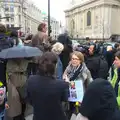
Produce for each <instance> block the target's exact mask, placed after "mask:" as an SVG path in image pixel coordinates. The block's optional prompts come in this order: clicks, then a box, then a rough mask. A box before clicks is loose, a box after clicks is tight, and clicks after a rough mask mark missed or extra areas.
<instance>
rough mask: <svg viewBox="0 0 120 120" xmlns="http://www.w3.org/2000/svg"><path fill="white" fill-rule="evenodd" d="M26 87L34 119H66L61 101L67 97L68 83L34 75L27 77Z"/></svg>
mask: <svg viewBox="0 0 120 120" xmlns="http://www.w3.org/2000/svg"><path fill="white" fill-rule="evenodd" d="M26 88H27V89H26V91H27V92H26V93H27V94H26V98H27V101H28V102H29V103H30V104H31V105H32V106H33V109H34V113H33V114H34V120H66V116H65V114H64V111H63V108H62V105H61V102H62V101H67V99H68V88H69V85H68V83H66V82H64V81H56V80H55V79H54V78H52V77H44V76H39V75H34V76H31V77H30V78H29V79H28V83H27V86H26Z"/></svg>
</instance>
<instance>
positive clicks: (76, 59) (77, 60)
mask: <svg viewBox="0 0 120 120" xmlns="http://www.w3.org/2000/svg"><path fill="white" fill-rule="evenodd" d="M70 62H71V64H72V66H74V67H77V66H79V65H80V64H82V63H83V62H84V55H83V54H82V53H81V52H77V51H75V52H74V53H73V54H72V55H71V61H70Z"/></svg>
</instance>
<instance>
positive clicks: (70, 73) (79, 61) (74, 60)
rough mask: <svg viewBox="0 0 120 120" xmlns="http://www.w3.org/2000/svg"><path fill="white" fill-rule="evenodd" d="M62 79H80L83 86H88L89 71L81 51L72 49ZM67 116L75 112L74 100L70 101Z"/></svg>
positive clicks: (67, 80) (90, 78)
mask: <svg viewBox="0 0 120 120" xmlns="http://www.w3.org/2000/svg"><path fill="white" fill-rule="evenodd" d="M63 79H64V80H65V81H66V82H70V81H76V80H82V83H83V88H84V91H85V88H86V87H87V86H88V84H89V83H90V82H92V77H91V73H90V71H89V70H88V68H87V67H86V65H85V63H84V55H83V54H82V53H81V52H78V51H74V52H73V53H72V55H71V61H70V63H69V65H68V67H67V68H66V70H65V72H64V74H63ZM69 105H70V107H69V113H68V117H69V118H70V117H71V115H72V113H74V112H75V102H70V104H69Z"/></svg>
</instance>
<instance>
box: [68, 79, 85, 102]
mask: <svg viewBox="0 0 120 120" xmlns="http://www.w3.org/2000/svg"><path fill="white" fill-rule="evenodd" d="M83 96H84V90H83V82H82V80H76V81H71V82H70V86H69V98H68V101H70V102H82V100H83Z"/></svg>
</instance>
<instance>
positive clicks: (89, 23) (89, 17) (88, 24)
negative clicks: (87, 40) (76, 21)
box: [87, 11, 91, 26]
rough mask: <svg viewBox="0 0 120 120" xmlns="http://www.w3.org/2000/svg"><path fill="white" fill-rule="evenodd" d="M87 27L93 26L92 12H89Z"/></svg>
mask: <svg viewBox="0 0 120 120" xmlns="http://www.w3.org/2000/svg"><path fill="white" fill-rule="evenodd" d="M87 26H91V12H90V11H88V12H87Z"/></svg>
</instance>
